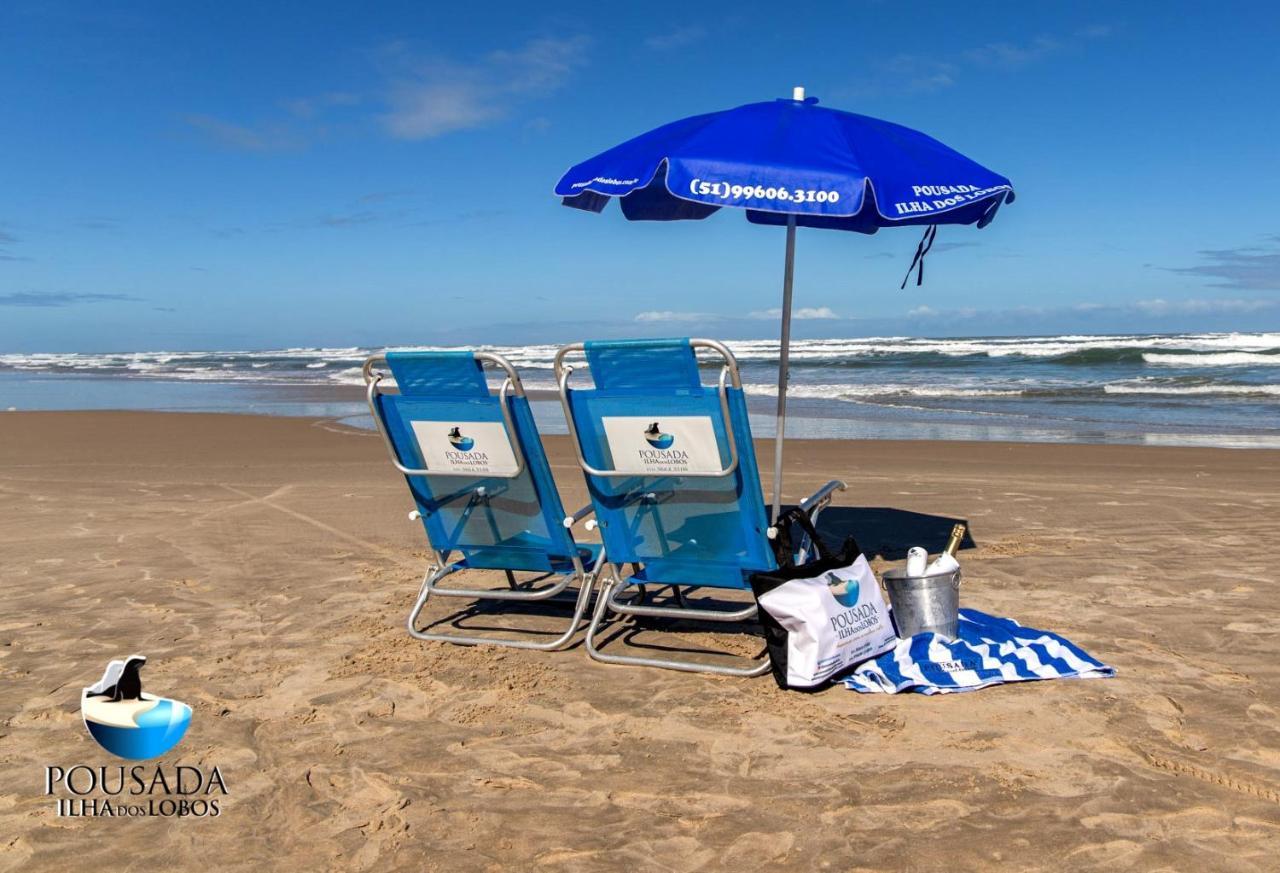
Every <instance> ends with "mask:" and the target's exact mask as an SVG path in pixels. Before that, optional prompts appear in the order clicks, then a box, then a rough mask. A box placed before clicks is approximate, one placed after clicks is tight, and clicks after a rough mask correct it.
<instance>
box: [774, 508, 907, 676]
mask: <svg viewBox="0 0 1280 873" xmlns="http://www.w3.org/2000/svg"><path fill="white" fill-rule="evenodd" d="M796 528H799V529H800V530H799V531H797V530H796ZM800 532H803V533H807V534H808V536H809V539H810V541H811V542H812V544H813V547H814V548H815V549H816V550H817V552H818V558H817V560H814V561H806V562H804V563H801V564H799V565H797V564H796V563H795V557H794V556H795V554H796V549H795V548H794V544H795V543H796V541H797V540H798V536H796V535H797V534H798V533H800ZM775 543H776V545H777V551H778V563H779V567H778V569H777V570H769V571H765V572H760V573H754V574H752V576H751V588H752V591H753V592H754V593H755V595H756V603H757V604H758V605H759V607H760V622H761V624H763V625H764V630H765V641H766V643H767V644H768V648H769V657H770V659H771V661H772V664H773V678H774V679H775V680H777V682H778V685H779V687H782V688H793V689H802V690H817V689H819V688H824V687H826V686H827V685H829V684H831V682H832V680H833V679H836V678H839V677H840V676H841V675H843V674H845V673H847V672H848V671H850V670H852V669H853V668H854V667H856V666H857V665H858V664H861V663H862V662H863V661H865V660H867V659H868V658H874V657H875V656H876V655H879V654H882V653H884V652H887V651H888V650H890V649H892V648H893V646H894V644H895V643H897V633H896V632H895V630H894V626H893V621H892V619H891V618H890V612H889V605H888V604H887V603H886V602H885V599H884V594H883V593H882V592H881V591H880V584H879V582H877V581H876V577H875V574H874V573H873V572H872V571H871V567H870V566H869V565H868V564H867V559H866V556H864V555H863V554H862V550H861V549H859V548H858V544H857V542H856V541H855V540H854V538H853V537H849V538H847V539H846V540H845V542H844V546H843V547H842V548H841V549H840V551H838V552H832V551H831V550H830V549H828V548H827V546H826V544H824V543H823V542H822V539H821V538H820V537H819V536H818V534H817V531H815V530H814V528H813V524H812V522H810V521H809V518H808V516H807V515H805V514H804V513H803V512H801V511H799V510H791V511H790V512H788V513H787V514H785V515H784V516H783V517H782V518H781V519H780V520H779V524H778V538H777V540H775Z"/></svg>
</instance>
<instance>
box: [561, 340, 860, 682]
mask: <svg viewBox="0 0 1280 873" xmlns="http://www.w3.org/2000/svg"><path fill="white" fill-rule="evenodd" d="M689 345H690V346H691V347H692V348H693V349H694V354H695V355H696V354H697V349H699V348H706V349H711V350H712V351H714V352H716V353H717V354H719V355H720V357H721V358H722V359H723V360H724V365H723V366H722V367H721V370H720V376H719V379H718V391H719V395H720V412H721V415H722V416H723V417H724V427H725V435H726V439H727V444H728V449H729V455H730V461H729V464H728V465H727V466H726V467H725V468H723V469H721V470H719V471H716V472H709V473H682V474H680V477H681V478H696V477H699V476H701V477H723V476H728V475H731V474H733V473H734V472H735V471H736V470H737V468H738V463H739V457H738V447H737V443H736V441H735V438H734V436H733V423H732V420H731V413H730V409H729V398H728V391H727V387H726V386H727V385H732V386H733V387H734V388H739V389H740V388H741V387H742V380H741V377H740V375H739V372H738V362H737V360H736V359H735V358H734V356H733V353H732V352H731V351H729V349H728V347H727V346H725V345H724V344H723V343H721V342H718V341H716V340H710V339H690V340H689ZM585 349H586V346H585V344H584V343H571V344H570V345H567V346H564V347H563V348H561V349H560V350H559V351H558V352H557V353H556V357H555V376H556V384H557V385H558V386H559V390H560V404H561V407H562V408H563V409H564V415H565V419H566V421H567V422H568V425H569V436H570V441H571V442H572V443H573V447H574V452H575V454H576V457H577V461H578V465H579V466H580V467H581V468H582V471H583V472H584V473H585V474H587V475H589V476H602V477H631V478H636V477H638V476H639V475H640V474H636V473H627V472H621V471H618V470H599V469H596V468H595V467H593V466H592V465H590V464H589V463H587V460H586V458H585V457H584V456H583V454H582V443H581V441H580V439H579V436H578V430H577V424H576V422H575V421H574V417H573V410H572V407H571V406H570V404H569V377H570V376H571V375H572V374H573V371H574V368H573V366H572V365H571V364H567V363H565V357H566V356H567V355H568V354H570V353H574V352H583V351H585ZM746 450H747V451H754V450H755V449H754V446H748V447H746ZM845 487H846V486H845V483H844V482H841V481H839V480H835V479H833V480H831V481H830V482H828V483H827V484H826V485H824V486H822V488H820V489H818V491H816V492H815V493H814V494H812V495H810V496H809V497H807V498H805V500H803V501H801V503H800V507H801V508H802V509H804V510H805V511H806V512H808V513H809V516H810V518H812V519H816V518H817V517H818V514H819V513H820V512H822V510H823V509H824V508H826V506H827V505H828V504H830V502H831V500H832V497H833V496H834V495H835V492H837V491H843V490H845ZM761 497H762V498H763V492H762V493H761ZM587 524H588V529H589V530H590V529H593V528H594V527H595V525H596V524H597V522H596V521H595V520H594V519H592V520H591V521H589V522H588V523H587ZM776 532H777V531H776V529H775V528H774V527H772V526H771V527H769V528H768V532H767V535H768V537H769V538H770V539H773V538H774V536H775V535H776ZM602 560H603V561H604V567H605V568H607V577H606V580H605V583H604V587H603V589H601V592H600V594H599V596H598V597H597V599H596V607H595V610H594V611H593V613H592V616H591V622H590V624H588V625H587V636H586V650H587V654H588V655H589V656H590V657H591V658H592V659H594V660H596V661H601V662H603V663H606V664H625V665H630V666H640V667H658V668H662V669H667V670H680V671H684V672H688V673H714V674H718V675H722V676H739V677H752V676H762V675H764V674H765V673H767V672H769V669H770V661H769V658H768V657H767V656H766V657H765V658H764V659H763V660H762V661H760V662H759V663H753V664H751V665H750V666H743V667H731V666H726V665H721V664H708V663H703V662H698V661H690V660H685V659H680V658H654V657H643V656H637V655H621V654H611V653H608V652H604V651H601V650H600V648H599V647H598V646H597V644H596V637H597V635H598V634H599V632H600V629H601V626H602V625H603V624H604V623H605V622H606V620H607V619H608V617H609V615H610V614H611V613H616V614H618V615H623V616H649V617H655V618H676V619H700V620H703V621H718V622H743V621H750V620H752V619H754V618H755V617H756V615H757V611H758V610H757V607H756V605H755V603H754V602H753V603H751V604H750V605H749V606H746V607H743V608H740V609H735V610H724V609H702V608H696V607H689V606H685V605H684V598H683V594H682V591H681V589H682V588H686V589H687V588H696V587H697V586H696V585H684V584H682V583H662V582H651V583H650V584H653V585H655V586H657V587H669V588H670V589H671V590H672V591H673V592H674V598H675V600H676V602H677V603H678V604H679V605H678V606H659V605H653V604H646V603H644V602H643V601H644V600H645V599H646V595H645V590H644V586H643V585H642V584H637V587H638V588H639V589H640V590H639V592H638V596H636V597H633V598H632V599H630V600H620V599H619V595H621V594H622V593H623V591H624V590H625V589H626V588H627V587H628V585H627V582H626V580H625V579H624V577H623V576H622V573H621V571H620V569H619V567H618V565H617V564H616V563H615V562H610V561H608V560H606V559H604V557H603V553H602ZM633 569H634V567H633ZM731 590H747V591H750V589H749V588H747V589H731ZM753 660H754V659H753Z"/></svg>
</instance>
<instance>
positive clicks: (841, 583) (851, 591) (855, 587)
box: [826, 573, 862, 607]
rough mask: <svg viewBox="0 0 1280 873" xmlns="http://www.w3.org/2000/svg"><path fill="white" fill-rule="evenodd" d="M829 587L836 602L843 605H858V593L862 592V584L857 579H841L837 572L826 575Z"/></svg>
mask: <svg viewBox="0 0 1280 873" xmlns="http://www.w3.org/2000/svg"><path fill="white" fill-rule="evenodd" d="M826 583H827V588H828V589H829V590H830V591H831V596H832V597H834V598H835V599H836V603H839V604H840V605H841V606H844V607H850V606H857V605H858V594H859V593H860V592H861V588H862V586H861V585H859V584H858V580H857V579H841V578H840V577H839V576H837V575H836V574H835V573H828V574H827V575H826Z"/></svg>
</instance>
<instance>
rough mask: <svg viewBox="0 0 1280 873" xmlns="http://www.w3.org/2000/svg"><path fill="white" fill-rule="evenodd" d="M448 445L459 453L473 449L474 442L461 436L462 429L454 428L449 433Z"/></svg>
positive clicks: (467, 437)
mask: <svg viewBox="0 0 1280 873" xmlns="http://www.w3.org/2000/svg"><path fill="white" fill-rule="evenodd" d="M449 443H450V445H452V446H453V447H454V448H455V449H457V450H458V451H460V452H469V451H471V450H472V449H473V448H475V445H476V441H475V440H473V439H472V438H471V437H469V436H463V435H462V428H460V427H455V428H453V429H452V430H450V431H449Z"/></svg>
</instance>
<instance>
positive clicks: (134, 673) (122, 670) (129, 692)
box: [84, 655, 147, 703]
mask: <svg viewBox="0 0 1280 873" xmlns="http://www.w3.org/2000/svg"><path fill="white" fill-rule="evenodd" d="M146 663H147V658H146V655H130V656H129V657H128V658H126V659H124V660H123V661H120V660H115V661H111V662H109V663H108V664H107V669H106V671H105V672H103V674H102V678H101V679H99V680H98V681H97V683H96V684H94V685H91V686H89V687H88V688H86V689H85V690H84V693H85V696H86V697H108V698H110V699H111V701H112V702H114V703H118V702H120V701H121V700H141V699H142V676H141V675H140V674H139V671H141V670H142V668H143V666H144V665H145V664H146Z"/></svg>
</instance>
